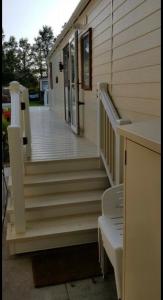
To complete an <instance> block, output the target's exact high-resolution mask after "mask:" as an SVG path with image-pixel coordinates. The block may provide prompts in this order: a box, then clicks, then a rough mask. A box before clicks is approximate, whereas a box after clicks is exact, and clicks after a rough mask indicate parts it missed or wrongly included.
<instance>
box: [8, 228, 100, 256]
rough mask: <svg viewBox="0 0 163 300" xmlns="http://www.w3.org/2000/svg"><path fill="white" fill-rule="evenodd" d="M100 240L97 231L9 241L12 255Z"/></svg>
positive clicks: (91, 230) (90, 230)
mask: <svg viewBox="0 0 163 300" xmlns="http://www.w3.org/2000/svg"><path fill="white" fill-rule="evenodd" d="M97 240H98V234H97V229H89V230H85V231H84V232H83V231H76V232H71V233H67V234H58V235H48V236H45V237H34V238H30V239H24V240H15V241H14V240H13V241H8V244H9V251H10V255H14V254H19V253H27V252H33V251H39V250H46V249H53V248H60V247H67V246H74V245H81V244H87V243H94V242H97Z"/></svg>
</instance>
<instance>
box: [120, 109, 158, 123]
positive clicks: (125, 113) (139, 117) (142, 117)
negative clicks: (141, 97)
mask: <svg viewBox="0 0 163 300" xmlns="http://www.w3.org/2000/svg"><path fill="white" fill-rule="evenodd" d="M119 114H120V116H121V117H122V118H126V119H129V120H130V121H131V122H140V121H147V120H150V119H151V118H156V117H158V118H159V117H160V116H155V115H153V114H146V113H142V112H133V111H130V110H127V109H125V110H124V109H121V108H119Z"/></svg>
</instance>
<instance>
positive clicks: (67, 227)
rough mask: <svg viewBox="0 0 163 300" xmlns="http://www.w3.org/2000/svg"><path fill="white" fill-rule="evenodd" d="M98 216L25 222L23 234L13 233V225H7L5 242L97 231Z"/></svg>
mask: <svg viewBox="0 0 163 300" xmlns="http://www.w3.org/2000/svg"><path fill="white" fill-rule="evenodd" d="M97 223H98V214H97V213H92V214H82V215H77V216H76V215H73V216H64V217H58V218H52V219H46V220H39V221H27V223H26V232H25V233H15V227H14V225H13V224H11V223H8V226H7V240H8V241H9V240H23V239H26V238H35V237H43V236H48V235H55V234H64V233H70V232H76V231H85V230H93V229H97Z"/></svg>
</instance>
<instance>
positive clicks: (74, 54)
mask: <svg viewBox="0 0 163 300" xmlns="http://www.w3.org/2000/svg"><path fill="white" fill-rule="evenodd" d="M69 53H70V55H69V58H70V111H71V128H72V130H73V131H74V132H75V133H76V134H78V133H79V108H78V97H79V91H78V32H77V31H76V32H75V34H73V36H72V37H71V39H70V40H69Z"/></svg>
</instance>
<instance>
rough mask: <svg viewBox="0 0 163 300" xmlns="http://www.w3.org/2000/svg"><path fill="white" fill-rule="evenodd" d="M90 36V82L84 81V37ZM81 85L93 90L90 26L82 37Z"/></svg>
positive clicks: (84, 88) (85, 88)
mask: <svg viewBox="0 0 163 300" xmlns="http://www.w3.org/2000/svg"><path fill="white" fill-rule="evenodd" d="M87 36H88V39H89V84H88V85H86V84H85V82H84V68H83V66H84V47H83V46H84V39H85V38H86V37H87ZM80 42H81V87H82V89H83V90H92V28H89V29H88V30H87V31H86V32H85V33H83V34H82V36H81V39H80Z"/></svg>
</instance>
